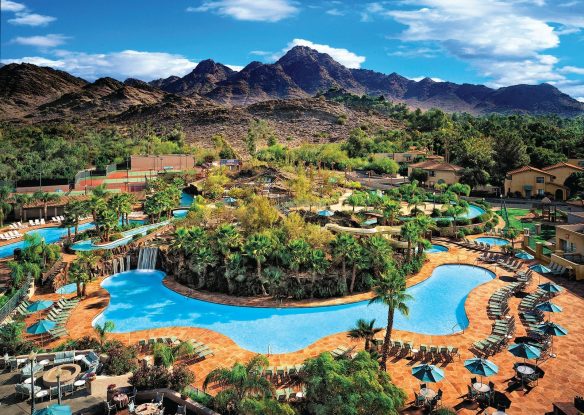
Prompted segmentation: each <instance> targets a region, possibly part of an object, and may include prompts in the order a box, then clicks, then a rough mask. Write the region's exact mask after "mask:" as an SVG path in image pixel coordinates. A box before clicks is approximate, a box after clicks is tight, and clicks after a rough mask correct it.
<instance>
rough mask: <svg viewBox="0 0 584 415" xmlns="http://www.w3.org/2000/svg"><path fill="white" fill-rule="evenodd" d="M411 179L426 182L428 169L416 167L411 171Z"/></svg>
mask: <svg viewBox="0 0 584 415" xmlns="http://www.w3.org/2000/svg"><path fill="white" fill-rule="evenodd" d="M410 180H411V181H414V180H416V181H418V182H420V183H426V182H427V181H428V172H427V171H426V170H422V169H419V168H414V169H412V172H411V173H410Z"/></svg>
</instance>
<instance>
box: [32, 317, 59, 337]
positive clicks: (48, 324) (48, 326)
mask: <svg viewBox="0 0 584 415" xmlns="http://www.w3.org/2000/svg"><path fill="white" fill-rule="evenodd" d="M56 325H57V323H55V322H54V321H51V320H39V321H38V322H36V323H34V324H33V325H32V326H30V327H27V329H26V332H27V333H28V334H44V333H47V332H48V331H49V330H52V329H54V328H55V326H56Z"/></svg>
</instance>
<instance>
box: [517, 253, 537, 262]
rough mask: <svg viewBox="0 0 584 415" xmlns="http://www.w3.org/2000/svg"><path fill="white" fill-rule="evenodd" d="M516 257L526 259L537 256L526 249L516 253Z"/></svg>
mask: <svg viewBox="0 0 584 415" xmlns="http://www.w3.org/2000/svg"><path fill="white" fill-rule="evenodd" d="M515 258H519V259H525V260H532V259H534V258H535V257H534V256H533V255H531V254H530V253H528V252H525V251H519V252H517V253H516V254H515Z"/></svg>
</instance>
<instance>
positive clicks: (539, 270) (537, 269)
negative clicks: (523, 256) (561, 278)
mask: <svg viewBox="0 0 584 415" xmlns="http://www.w3.org/2000/svg"><path fill="white" fill-rule="evenodd" d="M529 268H530V269H532V270H533V271H535V272H537V273H539V274H548V273H550V272H551V269H549V268H548V267H546V266H545V265H542V264H535V265H532V266H530V267H529Z"/></svg>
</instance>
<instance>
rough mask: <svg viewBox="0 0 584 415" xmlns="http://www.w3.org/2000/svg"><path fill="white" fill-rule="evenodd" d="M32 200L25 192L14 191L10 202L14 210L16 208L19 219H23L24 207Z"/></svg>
mask: <svg viewBox="0 0 584 415" xmlns="http://www.w3.org/2000/svg"><path fill="white" fill-rule="evenodd" d="M1 192H2V190H0V199H1V198H2V196H1ZM31 200H32V197H31V195H29V194H26V193H14V194H13V195H12V203H13V204H14V209H15V210H16V209H17V208H18V219H19V220H21V221H22V220H23V216H24V207H25V206H26V205H27V204H29V203H30V201H31Z"/></svg>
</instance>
